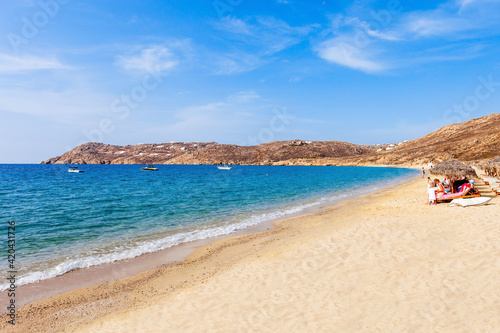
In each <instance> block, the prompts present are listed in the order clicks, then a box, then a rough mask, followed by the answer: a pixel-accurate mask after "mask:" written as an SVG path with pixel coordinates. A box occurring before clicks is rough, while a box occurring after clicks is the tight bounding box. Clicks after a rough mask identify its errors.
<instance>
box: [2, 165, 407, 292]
mask: <svg viewBox="0 0 500 333" xmlns="http://www.w3.org/2000/svg"><path fill="white" fill-rule="evenodd" d="M286 170H287V169H286ZM308 170H309V169H308ZM313 170H314V169H313ZM327 170H334V171H336V169H327ZM414 175H415V173H413V172H410V173H407V174H406V175H405V176H399V177H393V178H390V179H388V178H385V179H380V180H378V181H375V182H372V183H371V184H364V185H359V184H356V183H355V182H354V183H347V184H344V183H341V184H342V185H343V186H341V185H339V184H335V186H333V188H338V190H337V192H336V193H335V194H332V193H331V192H330V194H323V196H322V197H319V198H318V197H316V198H314V199H313V198H310V199H307V200H308V201H306V202H304V201H302V202H297V201H295V204H293V203H290V204H289V205H288V206H286V207H281V208H274V209H273V208H271V207H268V209H273V210H272V211H270V212H266V213H255V212H254V213H253V214H252V213H251V212H248V213H246V214H247V216H248V217H246V218H239V221H238V222H232V223H231V221H235V220H237V219H238V217H237V216H234V215H233V216H228V217H227V218H226V220H225V221H219V222H215V221H213V222H214V223H216V224H214V225H211V226H207V225H205V226H202V225H200V224H198V225H196V223H193V224H192V225H190V228H191V229H190V230H189V229H188V230H187V231H178V232H177V233H174V234H172V233H171V234H169V235H168V236H165V235H163V236H160V238H158V239H153V240H151V238H153V237H154V236H155V235H154V234H150V235H142V236H141V237H142V240H136V241H135V242H130V243H128V244H120V245H116V246H113V245H111V246H110V247H109V248H103V247H102V246H99V245H98V246H97V247H95V246H94V248H93V249H91V250H89V251H87V252H86V253H81V252H80V254H76V253H74V254H73V255H71V256H70V257H66V258H64V259H63V257H62V256H59V258H60V260H63V261H62V262H60V263H59V264H55V263H54V261H52V264H51V263H49V262H45V263H44V262H39V263H38V264H40V266H38V268H32V269H29V270H30V271H29V272H28V273H26V274H24V275H20V276H19V278H18V279H17V281H16V282H17V283H16V284H17V285H18V286H20V285H25V284H29V283H34V282H39V281H42V280H46V279H50V278H53V277H56V276H59V275H63V274H65V273H67V272H70V271H73V270H76V269H82V268H89V267H92V266H96V265H100V264H106V263H112V262H115V261H118V260H123V259H131V258H135V257H138V256H141V255H143V254H147V253H153V252H157V251H160V250H164V249H168V248H171V247H173V246H176V245H180V244H183V243H187V242H192V241H197V240H204V239H209V238H213V237H217V236H224V235H229V234H231V233H233V232H235V231H237V230H241V229H245V228H248V227H251V226H255V225H257V224H260V223H263V222H268V221H273V220H277V219H280V218H284V217H287V216H290V215H294V214H300V213H303V212H304V211H306V210H308V209H310V208H313V207H317V206H319V205H321V204H330V203H334V202H338V201H340V200H345V199H348V198H349V197H353V196H356V195H359V194H366V193H369V192H372V191H375V190H378V189H380V188H383V187H386V186H390V185H393V184H396V183H400V182H403V181H404V180H407V179H410V178H412V177H414ZM321 176H323V175H321ZM330 179H332V181H333V183H336V182H338V181H337V178H330ZM294 180H295V179H294ZM337 185H339V186H337ZM346 185H347V186H346ZM342 188H343V190H341V189H342ZM346 188H347V190H346ZM318 195H321V194H319V193H318ZM260 202H261V203H264V202H263V201H262V200H261V201H260ZM258 207H262V210H264V209H266V206H265V205H262V206H261V205H258ZM258 207H257V206H256V207H254V208H253V209H254V211H255V210H258V209H259V208H258ZM219 208H222V207H219ZM214 209H215V210H216V211H219V210H218V208H217V207H214ZM131 213H133V211H129V212H128V214H131ZM250 214H251V215H250ZM129 216H130V215H129ZM118 217H119V216H118ZM136 223H140V222H138V221H136ZM179 226H182V225H179ZM184 227H189V226H187V225H186V226H184ZM167 231H168V229H167ZM171 232H175V231H174V230H171ZM62 236H64V235H62ZM144 237H146V238H149V239H150V240H144ZM157 237H158V234H157ZM108 244H109V243H108ZM97 251H102V252H105V253H102V254H96V252H97ZM34 264H37V263H36V262H34ZM49 265H50V266H49ZM26 268H28V266H27V267H26ZM8 287H9V284H2V285H0V290H5V289H7V288H8Z"/></svg>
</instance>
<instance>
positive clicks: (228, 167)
mask: <svg viewBox="0 0 500 333" xmlns="http://www.w3.org/2000/svg"><path fill="white" fill-rule="evenodd" d="M232 168H233V167H230V166H229V165H220V166H217V169H219V170H231V169H232Z"/></svg>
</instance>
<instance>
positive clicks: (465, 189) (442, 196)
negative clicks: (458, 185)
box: [436, 184, 481, 201]
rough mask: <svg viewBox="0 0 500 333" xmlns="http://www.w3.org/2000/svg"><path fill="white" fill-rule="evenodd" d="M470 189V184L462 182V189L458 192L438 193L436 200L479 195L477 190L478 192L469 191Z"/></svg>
mask: <svg viewBox="0 0 500 333" xmlns="http://www.w3.org/2000/svg"><path fill="white" fill-rule="evenodd" d="M471 190H472V185H471V184H464V185H463V187H462V191H460V192H457V193H446V194H443V193H438V194H437V196H436V201H447V200H453V199H461V198H477V197H480V196H481V194H479V192H477V193H478V194H472V193H470V192H471Z"/></svg>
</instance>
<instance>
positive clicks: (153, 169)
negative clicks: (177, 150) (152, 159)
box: [141, 165, 158, 171]
mask: <svg viewBox="0 0 500 333" xmlns="http://www.w3.org/2000/svg"><path fill="white" fill-rule="evenodd" d="M141 170H142V171H158V169H157V168H155V167H154V166H152V165H148V166H147V167H144V168H141Z"/></svg>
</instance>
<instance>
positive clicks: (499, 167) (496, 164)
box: [480, 157, 500, 176]
mask: <svg viewBox="0 0 500 333" xmlns="http://www.w3.org/2000/svg"><path fill="white" fill-rule="evenodd" d="M480 166H481V169H483V170H484V172H486V174H488V175H490V176H491V175H492V174H493V173H496V174H497V175H498V174H499V173H500V157H497V158H495V159H493V160H490V161H485V162H483V163H481V165H480Z"/></svg>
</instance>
